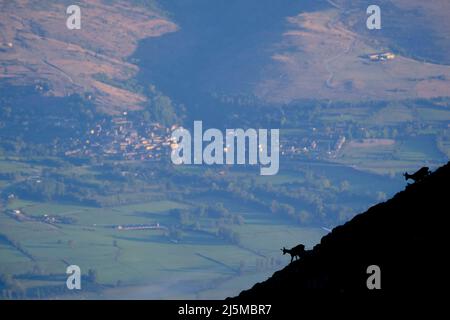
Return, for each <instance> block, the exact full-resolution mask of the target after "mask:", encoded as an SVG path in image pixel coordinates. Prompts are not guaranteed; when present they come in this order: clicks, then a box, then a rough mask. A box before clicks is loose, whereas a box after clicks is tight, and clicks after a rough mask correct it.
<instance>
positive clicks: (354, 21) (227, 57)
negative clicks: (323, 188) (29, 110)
mask: <svg viewBox="0 0 450 320" xmlns="http://www.w3.org/2000/svg"><path fill="white" fill-rule="evenodd" d="M144 3H145V4H147V5H144ZM78 4H79V5H80V7H81V9H82V28H81V30H68V29H67V28H66V26H65V23H66V19H67V17H68V15H67V14H65V9H66V7H67V6H68V5H69V3H60V2H59V3H55V2H51V1H48V2H47V1H34V0H20V1H12V2H11V1H5V2H2V4H1V13H0V17H1V21H0V59H1V63H0V70H1V71H0V80H3V81H6V82H7V83H9V84H14V85H30V84H31V85H34V86H36V90H37V91H39V92H42V93H43V94H45V95H49V96H58V97H61V96H67V95H70V94H73V93H77V94H80V95H85V96H87V97H89V98H90V99H93V100H95V105H96V106H97V107H98V109H99V110H101V111H106V112H108V113H116V112H117V111H120V110H124V109H128V110H135V109H139V108H141V107H142V105H143V104H145V102H146V101H147V100H148V97H147V96H146V94H145V93H144V92H142V91H143V90H142V87H147V86H148V85H149V84H150V83H151V84H154V85H155V86H156V88H158V89H161V90H162V92H163V93H164V94H166V95H168V96H169V97H170V98H173V99H175V100H176V101H177V102H178V103H183V104H185V105H186V106H187V109H188V111H190V110H192V109H195V108H197V105H201V107H200V109H201V112H203V111H204V109H205V108H210V107H212V106H211V104H214V103H215V102H214V101H210V100H206V99H205V96H206V97H208V96H210V95H217V94H219V95H230V96H233V95H244V96H250V97H253V96H256V97H258V98H259V99H261V101H262V102H263V103H277V104H279V103H288V102H291V101H295V100H297V99H305V98H306V99H309V98H314V99H333V100H346V101H348V100H352V101H360V100H361V99H363V100H364V99H405V98H432V97H441V96H448V95H449V92H450V66H448V65H445V64H448V62H449V61H448V56H449V55H448V53H449V49H450V40H449V37H448V32H446V31H447V30H448V23H449V22H448V21H447V19H445V12H447V11H448V10H445V9H446V8H447V7H448V1H446V0H433V1H427V2H426V3H422V1H418V0H414V1H395V4H394V2H393V1H388V0H384V1H381V3H380V6H381V8H382V30H377V31H369V30H367V29H366V27H365V22H366V17H367V15H366V13H365V11H366V8H367V6H368V5H369V4H370V3H369V2H368V1H365V0H364V1H363V0H360V1H344V0H341V1H335V2H333V1H325V0H323V1H312V0H301V1H293V0H283V1H278V2H273V1H266V0H264V1H261V0H260V1H254V0H246V1H234V0H233V1H222V0H220V1H214V2H211V1H204V0H195V1H165V0H159V1H156V0H154V1H122V0H120V1H119V0H117V1H106V0H94V1H80V2H78ZM148 4H150V5H148ZM160 8H161V9H160ZM163 10H166V11H163ZM166 12H167V13H166ZM148 38H151V39H150V40H145V41H143V42H142V43H141V44H140V45H139V46H138V42H139V41H140V40H143V39H148ZM136 49H138V50H136ZM388 50H392V51H394V53H396V54H397V57H396V58H395V59H394V60H392V61H387V62H372V61H369V60H368V58H367V56H368V54H371V53H374V52H383V51H388ZM423 60H426V61H427V62H426V63H425V62H424V61H423ZM138 74H139V77H138V78H136V76H137V75H138ZM136 79H139V81H137V80H136Z"/></svg>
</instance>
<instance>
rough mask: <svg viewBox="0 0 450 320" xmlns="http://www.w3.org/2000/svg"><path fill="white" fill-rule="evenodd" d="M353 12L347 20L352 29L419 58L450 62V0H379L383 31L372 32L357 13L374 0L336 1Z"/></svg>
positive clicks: (370, 38)
mask: <svg viewBox="0 0 450 320" xmlns="http://www.w3.org/2000/svg"><path fill="white" fill-rule="evenodd" d="M335 3H337V4H340V5H342V6H343V7H345V8H347V9H348V10H349V12H350V14H349V15H348V16H347V17H346V18H345V19H344V21H345V22H346V25H348V26H349V27H350V28H351V29H353V30H356V31H357V32H361V33H362V34H363V35H364V36H365V37H367V38H368V39H367V40H369V41H372V42H374V43H375V42H381V43H382V44H384V45H388V46H391V47H392V48H393V49H395V50H396V51H398V52H400V53H401V54H404V55H406V56H410V57H414V58H416V59H417V60H419V61H421V60H425V61H428V62H435V63H437V64H446V65H449V64H450V56H449V54H448V53H449V51H450V35H449V32H448V30H450V20H449V19H448V12H450V2H449V1H446V0H430V1H410V0H381V1H377V5H379V6H380V8H381V10H382V12H381V14H382V31H381V32H375V33H373V32H370V31H369V30H367V28H366V25H365V22H364V21H362V20H361V19H358V15H357V14H355V13H356V11H358V10H365V8H367V7H368V6H369V5H371V4H373V1H369V0H357V1H355V0H336V1H335Z"/></svg>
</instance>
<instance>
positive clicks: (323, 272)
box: [237, 162, 450, 301]
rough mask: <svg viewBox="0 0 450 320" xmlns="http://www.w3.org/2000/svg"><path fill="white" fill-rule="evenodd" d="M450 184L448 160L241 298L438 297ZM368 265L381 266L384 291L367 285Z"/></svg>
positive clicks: (270, 299)
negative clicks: (421, 179) (371, 288)
mask: <svg viewBox="0 0 450 320" xmlns="http://www.w3.org/2000/svg"><path fill="white" fill-rule="evenodd" d="M449 184H450V162H449V163H448V164H447V165H445V166H443V167H441V168H439V169H438V170H436V171H435V172H434V173H432V174H431V175H430V176H429V177H427V178H426V179H424V180H423V181H422V182H417V183H415V184H413V185H410V186H407V187H406V189H405V190H404V191H402V192H399V193H398V194H396V195H395V196H394V197H393V198H392V199H390V200H388V201H386V202H384V203H380V204H378V205H376V206H373V207H371V208H370V209H369V210H367V212H365V213H362V214H360V215H357V216H356V217H354V218H353V219H352V220H351V221H349V222H347V223H345V224H344V225H342V226H339V227H336V228H334V229H333V230H332V232H331V233H329V234H328V235H326V236H324V237H323V238H322V240H321V242H320V243H319V244H317V245H316V246H315V247H314V248H313V250H311V251H309V252H308V254H307V255H306V256H305V257H303V258H301V259H300V260H298V261H294V262H293V263H291V264H290V265H288V266H287V267H285V268H284V269H283V270H280V271H278V272H275V273H274V274H273V276H272V277H271V278H269V279H268V280H266V281H264V282H262V283H258V284H256V285H255V286H254V287H253V288H251V289H249V290H246V291H243V292H241V293H240V295H239V296H238V297H237V299H238V300H239V299H250V300H256V301H272V300H273V299H280V300H281V299H283V300H284V299H287V300H296V301H301V300H298V299H299V298H300V297H307V296H315V297H317V296H328V297H343V296H347V295H352V296H354V295H357V296H358V297H373V296H378V297H380V296H381V297H382V296H394V297H396V298H401V297H405V296H406V297H415V298H420V299H422V298H425V297H433V296H436V295H437V294H438V291H437V289H438V288H439V287H444V278H445V277H446V274H447V273H446V270H445V269H444V263H443V261H444V260H445V258H446V257H445V255H446V254H447V252H448V248H446V247H445V246H444V241H443V238H444V235H445V234H444V232H443V229H444V227H445V222H444V221H446V220H447V219H446V215H448V213H449V207H450V204H449V195H450V192H449V190H450V189H449ZM282 245H283V244H282V243H280V247H281V246H282ZM280 255H281V252H280ZM370 265H377V266H379V267H380V269H381V290H368V288H367V285H366V281H367V279H368V277H369V274H367V267H368V266H370Z"/></svg>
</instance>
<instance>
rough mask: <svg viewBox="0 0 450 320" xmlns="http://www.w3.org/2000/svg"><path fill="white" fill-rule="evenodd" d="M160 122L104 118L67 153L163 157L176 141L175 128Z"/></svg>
mask: <svg viewBox="0 0 450 320" xmlns="http://www.w3.org/2000/svg"><path fill="white" fill-rule="evenodd" d="M176 128H177V126H176V125H175V126H172V127H171V128H166V127H164V126H162V125H161V124H159V123H144V122H140V123H138V125H137V126H136V124H135V121H132V120H130V119H128V118H127V117H126V113H124V114H123V116H121V117H115V118H113V119H111V120H109V121H108V120H102V121H101V122H100V123H97V124H96V125H94V126H93V127H92V128H91V130H90V131H89V132H88V134H87V135H86V136H85V137H86V139H84V140H79V141H77V142H78V143H76V144H74V148H72V149H71V150H68V151H66V152H65V155H66V156H99V155H100V156H103V157H107V158H111V159H115V160H159V159H160V158H161V157H162V156H164V155H166V154H169V153H170V150H171V149H170V147H171V145H173V144H174V141H172V139H171V132H172V130H174V129H176Z"/></svg>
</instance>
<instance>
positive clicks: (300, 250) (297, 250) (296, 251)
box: [281, 244, 305, 263]
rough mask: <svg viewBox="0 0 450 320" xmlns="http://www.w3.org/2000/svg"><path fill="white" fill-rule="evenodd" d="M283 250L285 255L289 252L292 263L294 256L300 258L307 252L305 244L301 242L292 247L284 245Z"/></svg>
mask: <svg viewBox="0 0 450 320" xmlns="http://www.w3.org/2000/svg"><path fill="white" fill-rule="evenodd" d="M281 251H283V255H285V254H286V253H289V254H290V255H291V263H292V261H294V258H297V259H299V258H300V257H301V256H303V255H304V254H305V246H304V245H303V244H299V245H298V246H295V247H293V248H291V249H286V248H285V247H283V249H281Z"/></svg>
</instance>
